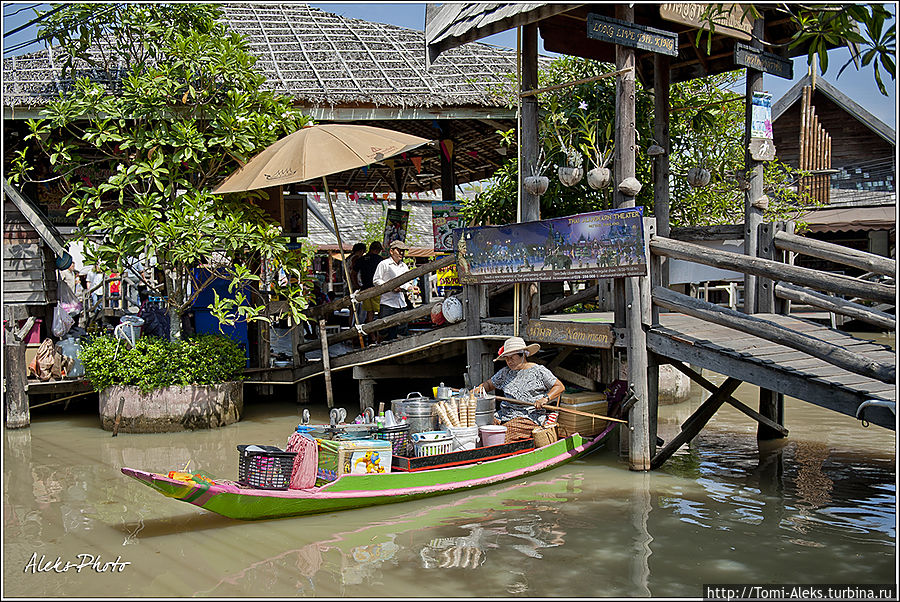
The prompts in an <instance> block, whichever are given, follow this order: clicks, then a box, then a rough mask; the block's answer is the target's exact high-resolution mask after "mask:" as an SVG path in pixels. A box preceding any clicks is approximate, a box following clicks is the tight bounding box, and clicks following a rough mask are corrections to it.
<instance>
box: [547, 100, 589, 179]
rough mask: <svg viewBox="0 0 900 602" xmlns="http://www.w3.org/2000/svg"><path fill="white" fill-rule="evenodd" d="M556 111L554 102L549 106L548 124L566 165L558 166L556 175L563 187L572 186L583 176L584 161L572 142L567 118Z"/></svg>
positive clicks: (571, 133) (556, 107)
mask: <svg viewBox="0 0 900 602" xmlns="http://www.w3.org/2000/svg"><path fill="white" fill-rule="evenodd" d="M558 109H559V107H558V106H557V105H556V103H555V102H554V103H552V104H551V112H550V124H551V125H552V127H553V131H554V133H555V134H556V139H557V140H559V147H560V152H561V153H562V154H563V155H564V156H565V158H566V165H565V166H562V165H561V166H559V167H558V168H557V171H556V173H557V175H558V176H559V181H560V182H562V183H563V185H565V186H574V185H575V184H577V183H578V182H580V181H581V178H582V176H583V175H584V170H583V169H582V167H581V166H582V164H583V162H584V159H583V158H582V156H581V152H580V151H579V150H578V148H577V146H576V145H575V144H574V143H573V142H572V137H573V132H572V129H571V128H570V127H569V125H568V117H566V116H565V115H564V114H563V112H562V111H561V110H558ZM563 134H565V139H563V138H564V136H563Z"/></svg>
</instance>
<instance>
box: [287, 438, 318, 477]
mask: <svg viewBox="0 0 900 602" xmlns="http://www.w3.org/2000/svg"><path fill="white" fill-rule="evenodd" d="M287 451H289V452H297V455H296V456H295V457H294V467H293V469H292V470H291V484H290V485H289V486H288V487H289V489H309V488H310V487H314V486H315V484H316V470H317V468H318V466H319V450H318V447H317V446H316V442H315V440H314V439H311V438H310V437H304V436H303V435H301V434H300V433H297V432H294V433H292V434H291V436H290V438H289V439H288V443H287Z"/></svg>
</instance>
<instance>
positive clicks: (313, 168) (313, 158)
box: [213, 124, 431, 408]
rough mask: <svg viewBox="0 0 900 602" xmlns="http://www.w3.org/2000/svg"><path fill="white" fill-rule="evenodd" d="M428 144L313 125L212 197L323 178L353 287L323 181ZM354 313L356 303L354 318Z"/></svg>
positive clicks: (367, 129) (380, 131)
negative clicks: (333, 175) (328, 177)
mask: <svg viewBox="0 0 900 602" xmlns="http://www.w3.org/2000/svg"><path fill="white" fill-rule="evenodd" d="M429 142H431V141H430V140H427V139H425V138H420V137H418V136H412V135H410V134H404V133H402V132H395V131H393V130H387V129H384V128H377V127H372V126H369V125H351V124H325V125H313V126H309V127H305V128H303V129H300V130H297V131H296V132H294V133H293V134H289V135H287V136H285V137H284V138H282V139H281V140H279V141H277V142H275V143H274V144H272V145H271V146H269V147H268V148H266V149H265V150H264V151H262V152H261V153H259V154H258V155H256V156H255V157H253V158H252V159H250V160H249V161H248V162H247V164H246V165H244V166H243V167H241V168H240V169H238V170H237V171H236V172H234V173H233V174H231V175H230V176H228V177H227V178H226V179H225V181H224V182H222V184H220V185H219V187H218V188H216V189H215V190H214V191H213V192H214V193H215V194H227V193H230V192H246V191H249V190H257V189H260V188H268V187H270V186H280V185H283V184H293V183H297V182H306V181H308V180H312V179H315V178H322V185H323V187H324V189H325V198H327V199H328V208H329V209H330V210H331V222H332V223H333V224H334V232H335V236H336V237H337V243H338V249H339V250H340V252H341V265H343V266H344V276H345V278H346V279H347V286H348V287H352V284H351V282H350V270H349V267H348V266H347V260H346V258H345V257H344V245H343V243H342V242H341V231H340V228H338V222H337V218H336V216H335V214H334V204H333V203H332V201H331V194H330V192H329V190H328V180H327V179H326V176H329V175H331V174H335V173H339V172H342V171H347V170H348V169H356V168H358V167H365V166H366V165H371V164H373V163H378V162H379V161H382V160H383V159H387V158H389V157H393V156H394V155H399V154H401V153H405V152H407V151H410V150H412V149H414V148H417V147H419V146H422V145H423V144H428V143H429ZM351 290H352V289H351ZM356 310H357V307H356V302H355V301H354V303H353V311H354V313H356ZM323 332H324V320H320V335H319V336H320V338H321V339H322V362H323V365H324V368H325V381H326V383H325V384H326V393H327V398H328V407H329V408H330V407H333V405H334V402H333V397H332V392H331V370H330V367H329V359H328V344H327V341H326V338H325V336H324V335H323V334H322V333H323ZM359 338H360V343H362V334H360V335H359Z"/></svg>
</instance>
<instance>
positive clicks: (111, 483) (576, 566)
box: [3, 374, 897, 599]
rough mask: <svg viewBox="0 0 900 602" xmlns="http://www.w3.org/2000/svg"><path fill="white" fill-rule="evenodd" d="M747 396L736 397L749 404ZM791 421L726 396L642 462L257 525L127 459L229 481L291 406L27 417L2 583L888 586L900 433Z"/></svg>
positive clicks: (458, 593) (82, 590)
mask: <svg viewBox="0 0 900 602" xmlns="http://www.w3.org/2000/svg"><path fill="white" fill-rule="evenodd" d="M707 376H708V377H711V376H710V375H708V374H707ZM711 378H712V377H711ZM718 382H720V381H718ZM693 389H694V391H695V394H696V395H695V399H692V400H691V401H688V402H685V403H682V404H678V405H674V406H663V408H662V414H661V416H660V436H661V437H663V438H664V439H666V440H668V439H669V438H670V437H671V436H672V435H673V434H674V433H675V432H677V429H678V425H679V424H680V423H681V422H682V421H683V420H684V419H685V418H686V417H687V416H688V415H689V413H690V412H691V411H692V410H693V409H694V408H696V406H697V405H698V404H699V403H700V394H699V390H698V389H699V387H697V386H696V385H695V386H694V387H693ZM756 395H757V393H756V389H755V388H754V387H751V386H748V385H742V386H741V387H740V388H739V389H738V392H737V394H736V396H737V397H738V398H739V399H742V400H743V401H745V402H746V403H749V404H751V405H752V406H754V407H755V406H756V401H755V399H756ZM350 409H352V408H350V407H348V410H350ZM785 414H786V424H787V426H788V428H789V429H790V430H791V434H790V437H789V438H788V439H786V440H782V441H780V442H777V443H772V444H767V445H765V446H763V449H760V447H759V446H758V445H757V442H756V427H755V423H753V422H751V421H750V420H749V419H748V418H747V417H745V416H744V415H743V414H741V413H739V412H737V411H736V410H732V409H731V408H730V407H727V406H726V407H725V408H723V409H722V410H721V411H720V412H719V413H718V414H717V415H716V417H715V418H714V420H713V421H712V422H711V423H710V424H709V426H708V427H707V428H706V429H704V431H703V432H702V433H701V434H700V435H699V436H698V438H697V439H695V440H694V442H692V444H691V445H690V447H683V448H682V449H681V450H680V451H679V452H678V453H677V454H676V455H675V456H673V457H672V458H671V459H670V460H669V462H667V463H666V464H665V465H664V467H663V468H662V469H660V470H658V471H656V472H653V473H649V474H644V473H634V472H630V471H629V470H628V469H627V468H626V465H625V464H624V463H623V462H622V461H620V460H619V458H618V457H617V454H616V453H615V451H614V450H610V449H606V450H602V451H600V452H598V453H595V454H593V455H591V456H589V457H587V458H586V459H584V460H580V461H577V462H573V463H570V464H568V465H566V466H564V467H561V468H558V469H555V470H553V471H550V472H546V473H543V474H541V475H538V476H536V477H535V478H531V479H527V480H524V481H520V482H515V483H512V484H501V485H496V486H493V487H489V488H484V489H480V490H476V491H474V492H470V493H460V494H452V495H447V496H443V497H438V498H431V499H428V500H421V501H417V502H409V503H402V504H394V505H388V506H383V507H379V508H373V509H361V510H352V511H346V512H338V513H332V514H324V515H318V516H310V517H298V518H290V519H282V520H272V521H265V522H238V521H233V520H229V519H225V518H222V517H219V516H217V515H214V514H211V513H208V512H206V511H204V510H201V509H199V508H195V507H193V506H190V505H188V504H185V503H182V502H178V501H175V500H171V499H168V498H165V497H163V496H161V495H159V494H158V493H156V492H154V491H153V490H151V489H149V488H148V487H146V486H144V485H141V484H140V483H138V482H136V481H133V480H131V479H128V478H126V477H124V476H123V475H122V474H121V473H120V472H119V469H120V467H122V466H130V467H135V468H145V469H151V470H157V471H167V470H172V469H181V468H183V467H184V466H185V464H186V463H187V462H188V461H190V465H189V467H188V468H189V469H191V470H193V469H202V470H205V471H207V472H209V473H212V474H215V475H220V476H223V477H227V478H235V476H236V472H237V451H236V449H235V447H236V445H238V444H242V443H258V444H274V445H280V446H284V444H285V442H286V439H287V436H288V435H289V434H290V432H291V431H292V430H293V428H294V426H296V424H297V422H298V415H299V413H298V409H297V406H296V405H294V404H293V403H290V402H287V401H286V402H284V403H278V404H275V403H270V404H252V405H249V407H248V408H247V410H246V414H245V418H244V419H243V420H242V421H241V422H240V423H238V424H235V425H231V426H229V427H225V428H222V429H218V430H215V431H201V432H193V433H183V434H154V435H133V434H126V433H121V434H119V436H118V437H111V436H110V433H109V432H106V431H103V430H101V429H100V428H99V427H98V420H97V418H96V416H93V415H89V414H85V415H73V414H71V413H69V414H60V415H53V416H41V417H36V418H35V420H34V422H33V424H32V426H31V427H30V428H28V429H21V430H13V431H10V430H6V431H5V432H4V450H3V451H4V464H3V478H4V480H3V489H4V498H3V501H4V503H3V518H4V521H3V527H4V528H3V561H4V562H3V594H4V596H25V597H32V596H34V597H48V596H51V597H52V596H60V597H115V598H119V597H185V596H209V597H228V596H248V597H250V596H252V597H274V596H318V597H336V596H342V597H360V598H366V599H369V598H373V597H374V598H378V597H509V596H513V597H515V596H519V597H633V596H653V597H699V596H701V595H702V591H701V585H702V584H704V583H728V582H732V583H734V582H742V583H743V582H751V583H780V582H785V583H823V584H824V583H839V582H850V583H896V581H897V577H896V568H895V564H896V510H895V506H896V470H895V447H896V439H895V436H894V432H892V431H888V430H885V429H882V428H880V427H877V426H871V427H869V428H863V427H862V426H860V424H859V422H857V421H856V420H855V419H852V418H849V417H846V416H841V415H839V414H835V413H832V412H829V411H827V410H824V409H821V408H817V407H815V406H812V405H810V404H806V403H802V402H799V401H796V400H793V399H788V400H786V409H785ZM325 416H326V412H325V408H324V406H323V407H316V408H313V420H314V421H317V420H324V419H325ZM79 555H82V556H79ZM86 555H91V556H93V560H94V561H95V562H96V564H93V565H92V563H91V558H88V556H86ZM42 557H43V560H41V559H42ZM58 557H59V558H60V562H59V563H58V564H56V565H55V566H56V567H57V569H56V570H57V571H62V569H63V567H64V566H65V564H66V562H67V561H68V562H70V563H72V564H73V565H77V564H84V565H85V566H84V568H82V570H81V571H80V572H78V571H77V570H76V568H74V567H72V568H70V569H69V570H66V571H64V572H56V571H54V570H52V567H53V566H54V563H56V559H57V558H58ZM113 562H115V563H117V564H110V565H106V563H113ZM125 563H128V564H125ZM48 565H49V566H50V567H51V570H49V571H41V570H39V569H40V568H46V567H47V566H48ZM104 565H106V570H105V571H103V572H100V571H99V570H100V569H103V568H104Z"/></svg>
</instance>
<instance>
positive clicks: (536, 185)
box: [522, 176, 550, 196]
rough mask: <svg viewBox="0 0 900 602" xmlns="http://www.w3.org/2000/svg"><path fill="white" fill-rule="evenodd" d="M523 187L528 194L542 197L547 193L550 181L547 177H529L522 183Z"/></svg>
mask: <svg viewBox="0 0 900 602" xmlns="http://www.w3.org/2000/svg"><path fill="white" fill-rule="evenodd" d="M522 186H523V187H524V188H525V190H526V192H528V193H530V194H535V195H537V196H541V195H542V194H544V193H545V192H547V187H548V186H550V179H549V178H548V177H547V176H528V177H526V178H525V179H524V180H523V181H522Z"/></svg>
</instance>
